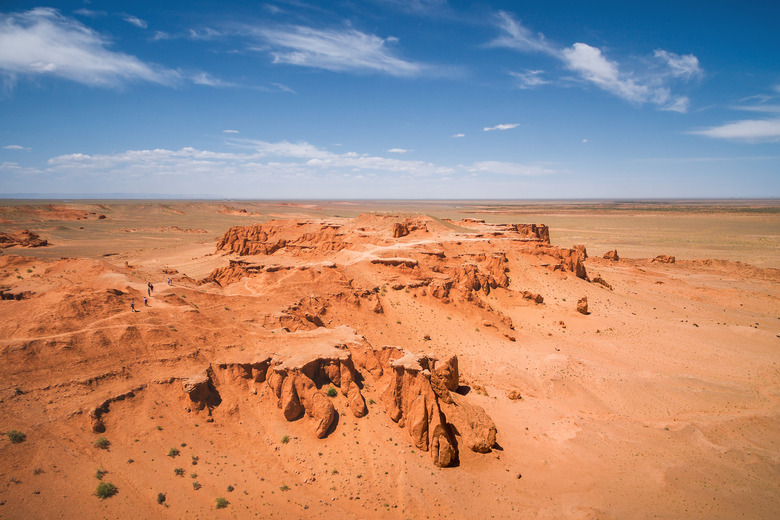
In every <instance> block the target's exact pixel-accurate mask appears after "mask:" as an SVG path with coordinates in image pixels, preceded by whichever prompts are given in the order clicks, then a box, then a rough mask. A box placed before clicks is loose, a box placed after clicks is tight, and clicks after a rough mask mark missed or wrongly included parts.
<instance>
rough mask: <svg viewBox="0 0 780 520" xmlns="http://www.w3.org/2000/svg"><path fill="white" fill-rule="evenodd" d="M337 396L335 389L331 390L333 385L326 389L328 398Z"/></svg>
mask: <svg viewBox="0 0 780 520" xmlns="http://www.w3.org/2000/svg"><path fill="white" fill-rule="evenodd" d="M336 395H338V392H336V389H335V388H333V385H331V386H329V387H328V397H336Z"/></svg>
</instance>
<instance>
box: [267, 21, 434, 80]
mask: <svg viewBox="0 0 780 520" xmlns="http://www.w3.org/2000/svg"><path fill="white" fill-rule="evenodd" d="M253 33H254V34H255V35H256V36H257V37H259V38H260V39H261V40H262V41H263V42H264V43H265V44H266V45H268V46H270V49H268V50H269V52H270V53H271V55H272V56H273V61H274V63H286V64H290V65H298V66H302V67H313V68H319V69H325V70H331V71H339V72H343V71H350V72H375V73H382V74H389V75H392V76H416V75H418V74H420V73H422V72H423V71H424V70H425V69H426V66H425V65H423V64H422V63H417V62H413V61H409V60H405V59H403V58H400V57H398V56H397V55H396V52H395V51H394V49H393V48H392V47H393V45H394V44H395V43H397V41H398V40H397V38H394V37H389V38H381V37H379V36H375V35H373V34H366V33H363V32H360V31H358V30H355V29H351V28H347V29H315V28H312V27H304V26H284V27H276V28H259V29H254V30H253ZM264 50H265V49H264Z"/></svg>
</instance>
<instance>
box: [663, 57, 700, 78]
mask: <svg viewBox="0 0 780 520" xmlns="http://www.w3.org/2000/svg"><path fill="white" fill-rule="evenodd" d="M654 55H655V57H656V58H659V59H661V60H662V61H664V62H665V63H666V65H668V66H669V69H670V71H671V75H672V76H674V77H676V78H683V79H685V80H690V79H692V78H695V77H700V76H702V75H704V71H702V69H701V66H699V59H698V58H697V57H696V56H694V55H693V54H686V55H684V56H680V55H679V54H675V53H673V52H669V51H665V50H662V49H656V51H655V53H654Z"/></svg>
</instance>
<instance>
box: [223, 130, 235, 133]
mask: <svg viewBox="0 0 780 520" xmlns="http://www.w3.org/2000/svg"><path fill="white" fill-rule="evenodd" d="M222 132H223V133H225V134H237V133H238V130H222Z"/></svg>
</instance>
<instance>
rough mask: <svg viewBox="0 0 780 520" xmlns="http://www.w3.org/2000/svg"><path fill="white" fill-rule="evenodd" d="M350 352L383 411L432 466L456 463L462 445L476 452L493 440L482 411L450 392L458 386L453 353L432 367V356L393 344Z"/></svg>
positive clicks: (490, 425) (491, 427)
mask: <svg viewBox="0 0 780 520" xmlns="http://www.w3.org/2000/svg"><path fill="white" fill-rule="evenodd" d="M354 355H355V362H356V364H357V365H358V367H360V368H361V369H364V370H365V371H366V372H367V377H369V376H370V377H371V378H372V379H373V380H374V381H375V382H376V385H377V388H378V389H379V391H380V396H381V403H382V404H383V405H384V407H385V409H386V410H387V413H388V416H389V417H390V418H391V419H392V420H393V421H395V422H396V423H398V425H399V426H400V427H401V428H404V429H405V430H406V431H407V433H408V434H409V437H410V438H411V441H412V443H413V444H414V445H415V446H416V447H417V448H418V449H420V450H423V451H428V452H429V453H430V456H431V460H432V461H433V463H434V464H435V465H436V466H439V467H447V466H451V465H454V464H456V463H457V462H458V460H459V457H458V453H459V446H461V445H463V446H466V447H468V448H469V449H471V450H473V451H478V452H481V453H485V452H488V451H490V449H491V448H492V447H493V446H494V445H495V443H496V428H495V425H494V424H493V422H492V420H490V418H489V417H487V414H485V412H484V410H482V408H480V407H478V406H472V405H467V404H464V399H463V397H462V396H459V395H457V394H454V393H451V392H450V390H451V389H457V388H458V383H457V378H458V362H457V357H455V356H452V357H451V358H449V359H448V360H447V361H446V362H445V363H444V364H443V365H442V367H440V368H439V369H437V368H436V367H435V365H436V360H435V359H434V358H431V357H428V356H422V355H417V354H412V353H409V352H404V351H402V350H400V349H397V348H394V347H384V348H383V349H379V350H374V349H370V348H364V349H357V350H356V351H355V354H354Z"/></svg>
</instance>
